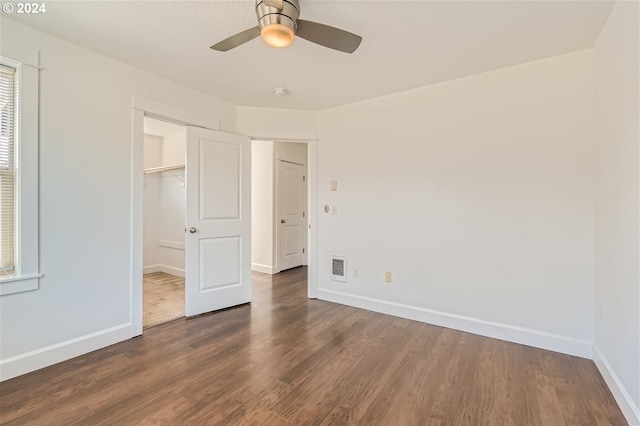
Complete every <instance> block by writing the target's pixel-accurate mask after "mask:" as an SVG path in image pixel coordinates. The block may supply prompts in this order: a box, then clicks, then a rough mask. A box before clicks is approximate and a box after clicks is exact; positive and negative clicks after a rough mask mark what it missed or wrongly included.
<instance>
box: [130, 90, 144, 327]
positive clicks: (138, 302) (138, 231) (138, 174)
mask: <svg viewBox="0 0 640 426" xmlns="http://www.w3.org/2000/svg"><path fill="white" fill-rule="evenodd" d="M134 104H135V97H134ZM131 115H132V117H131V140H132V143H131V248H130V250H131V264H130V268H131V277H130V280H131V288H130V299H131V310H130V312H131V337H134V336H140V335H141V334H142V274H143V268H142V267H143V262H144V261H143V245H144V243H143V229H144V228H143V220H142V214H143V203H144V112H143V111H139V110H136V109H134V110H133V111H132V114H131Z"/></svg>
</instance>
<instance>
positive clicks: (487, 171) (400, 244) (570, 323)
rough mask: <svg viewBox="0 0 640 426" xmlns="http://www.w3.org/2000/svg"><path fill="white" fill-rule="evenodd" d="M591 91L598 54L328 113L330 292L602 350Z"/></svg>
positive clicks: (324, 240) (516, 336)
mask: <svg viewBox="0 0 640 426" xmlns="http://www.w3.org/2000/svg"><path fill="white" fill-rule="evenodd" d="M593 90H594V87H593V52H592V50H586V51H580V52H576V53H572V54H568V55H563V56H558V57H553V58H549V59H545V60H541V61H536V62H531V63H527V64H523V65H519V66H514V67H509V68H505V69H501V70H497V71H492V72H487V73H483V74H479V75H476V76H471V77H467V78H462V79H458V80H454V81H450V82H446V83H442V84H437V85H433V86H429V87H425V88H421V89H416V90H412V91H408V92H404V93H399V94H395V95H391V96H387V97H383V98H378V99H373V100H370V101H365V102H361V103H357V104H352V105H348V106H344V107H338V108H334V109H330V110H326V111H322V112H320V113H319V115H318V129H319V145H318V150H319V152H318V164H319V166H318V168H319V178H318V197H319V199H318V204H319V206H318V207H319V211H320V213H319V232H318V235H319V247H318V251H319V257H318V262H319V272H318V274H319V278H318V283H319V287H320V290H321V291H320V292H319V295H320V297H322V298H326V299H329V300H335V301H339V302H343V303H350V304H354V305H357V306H362V307H367V308H370V309H377V310H382V311H386V312H389V313H394V314H398V315H404V316H409V317H413V318H417V319H423V320H426V321H429V322H435V323H439V324H443V325H447V326H452V327H455V328H461V329H466V330H469V331H473V332H477V333H480V334H486V335H492V336H495V337H502V338H507V339H509V340H513V341H519V342H523V343H527V344H532V345H535V346H541V347H547V348H550V349H554V350H559V351H563V352H568V353H575V354H578V355H581V356H587V357H588V356H590V355H591V341H592V339H593V310H594V278H593V264H594V206H593V197H594V170H593V153H594V138H593V132H594V127H593V124H592V123H593V119H594V99H593ZM331 180H337V181H338V191H336V192H332V191H330V187H329V183H330V181H331ZM324 204H329V205H336V206H337V207H338V214H337V215H336V216H334V215H332V214H331V213H329V214H327V213H324V212H322V210H321V209H322V206H323V205H324ZM332 254H336V255H343V256H346V257H347V258H348V259H349V262H348V265H349V282H348V283H346V284H345V283H338V282H334V281H331V279H330V256H331V255H332ZM355 266H357V267H359V270H360V277H359V278H355V277H354V276H353V267H355ZM385 271H391V272H392V273H393V283H392V284H386V283H384V281H383V280H384V272H385Z"/></svg>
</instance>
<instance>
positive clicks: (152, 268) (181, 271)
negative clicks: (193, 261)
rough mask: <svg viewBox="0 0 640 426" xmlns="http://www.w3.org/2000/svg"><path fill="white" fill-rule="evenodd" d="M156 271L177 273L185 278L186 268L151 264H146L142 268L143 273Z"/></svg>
mask: <svg viewBox="0 0 640 426" xmlns="http://www.w3.org/2000/svg"><path fill="white" fill-rule="evenodd" d="M154 272H164V273H165V274H169V275H175V276H176V277H180V278H184V269H180V268H174V267H173V266H168V265H151V266H144V267H143V268H142V273H143V274H152V273H154Z"/></svg>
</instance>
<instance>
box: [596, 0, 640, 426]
mask: <svg viewBox="0 0 640 426" xmlns="http://www.w3.org/2000/svg"><path fill="white" fill-rule="evenodd" d="M638 13H639V10H638V3H637V2H618V3H617V4H616V6H615V8H614V10H613V12H612V13H611V16H610V17H609V20H608V22H607V24H606V25H605V27H604V28H603V31H602V33H601V34H600V37H599V38H598V41H597V44H596V47H595V64H596V101H597V102H596V105H597V123H598V129H597V130H598V131H597V155H596V158H597V185H596V189H597V190H596V281H595V283H596V307H595V318H596V321H595V345H596V348H597V349H596V360H597V362H598V367H600V369H601V371H602V372H603V376H604V377H605V379H607V380H608V382H609V386H610V387H611V388H612V390H613V391H614V395H615V396H616V397H617V399H618V402H619V404H620V406H621V407H622V408H623V411H624V412H625V414H626V415H627V419H628V420H629V422H630V423H632V424H638V423H640V409H639V407H640V276H639V272H638V271H639V268H640V265H639V257H640V250H639V245H640V242H639V232H640V230H639V227H638V221H639V218H640V208H639V204H640V200H639V191H640V187H639V184H638V180H639V177H640V168H639V155H640V150H639V127H640V121H639V118H638V116H639V114H640V111H639V108H638V90H639V86H638V73H639V72H640V69H639V68H638V61H639V59H640V58H639V54H638V49H639V48H640V46H639V43H638V37H639V34H638Z"/></svg>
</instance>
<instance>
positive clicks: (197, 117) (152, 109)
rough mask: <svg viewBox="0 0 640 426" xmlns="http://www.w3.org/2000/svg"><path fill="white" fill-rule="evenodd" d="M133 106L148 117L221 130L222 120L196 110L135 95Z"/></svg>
mask: <svg viewBox="0 0 640 426" xmlns="http://www.w3.org/2000/svg"><path fill="white" fill-rule="evenodd" d="M133 108H134V109H137V110H139V111H142V112H143V113H145V115H146V116H147V117H152V116H154V117H156V118H159V119H160V120H162V121H171V122H172V123H175V124H179V125H182V126H195V127H204V128H205V129H211V130H220V121H219V120H215V119H213V118H211V117H207V116H204V115H201V114H198V113H195V112H191V111H187V110H184V109H180V108H175V107H173V106H171V105H165V104H162V103H160V102H158V101H154V100H153V99H149V98H145V97H143V96H139V95H133Z"/></svg>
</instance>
